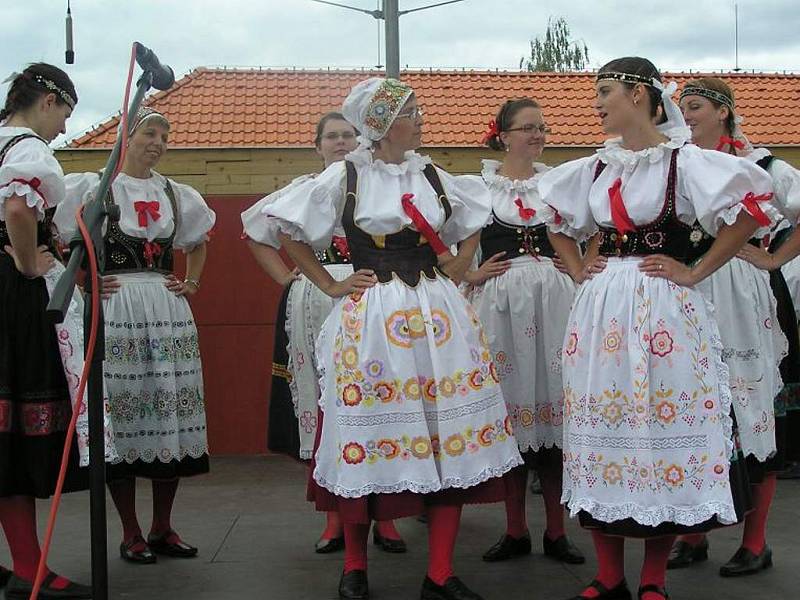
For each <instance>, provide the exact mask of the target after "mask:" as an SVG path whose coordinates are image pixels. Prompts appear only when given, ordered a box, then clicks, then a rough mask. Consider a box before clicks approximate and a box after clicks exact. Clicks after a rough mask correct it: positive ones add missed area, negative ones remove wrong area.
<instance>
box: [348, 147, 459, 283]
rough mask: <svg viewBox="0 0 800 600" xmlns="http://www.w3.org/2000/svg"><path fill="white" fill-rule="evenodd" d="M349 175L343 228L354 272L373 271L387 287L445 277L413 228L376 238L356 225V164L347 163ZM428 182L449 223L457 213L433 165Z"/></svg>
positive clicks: (426, 174)
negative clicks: (394, 280)
mask: <svg viewBox="0 0 800 600" xmlns="http://www.w3.org/2000/svg"><path fill="white" fill-rule="evenodd" d="M345 167H346V171H347V188H346V189H347V195H346V197H345V203H344V212H343V214H342V227H344V231H345V235H346V236H347V243H348V245H349V247H350V259H351V260H352V262H353V269H354V270H356V271H358V270H359V269H372V270H373V271H375V275H376V276H377V277H378V281H380V282H381V283H386V282H388V281H391V279H392V276H393V275H396V276H397V277H399V278H400V279H401V280H402V281H403V282H405V283H406V284H408V285H411V286H414V285H417V283H419V278H420V276H421V274H423V273H424V274H425V275H426V276H427V277H430V278H434V277H436V275H437V273H441V272H440V271H438V269H437V268H436V265H437V264H438V261H437V259H436V254H435V253H434V251H433V249H432V248H431V246H430V244H428V240H426V239H425V237H424V236H423V235H422V234H421V233H419V232H418V231H415V230H413V229H411V228H410V227H404V228H403V229H402V230H400V231H399V232H397V233H391V234H387V235H380V236H378V235H376V236H372V235H370V234H368V233H367V232H365V231H363V230H362V229H359V227H358V226H357V225H356V224H355V208H356V202H357V197H356V191H357V188H358V174H357V172H356V168H355V165H353V163H352V162H350V161H349V160H348V161H345ZM424 174H425V178H426V179H427V180H428V183H430V185H431V187H432V188H433V189H434V191H435V192H436V196H437V197H438V198H439V202H440V203H441V205H442V208H443V209H444V213H445V220H447V219H449V218H450V215H451V214H452V212H453V209H452V207H451V206H450V202H449V201H448V200H447V196H445V193H444V188H443V187H442V182H441V180H440V179H439V175H438V174H437V173H436V169H435V168H434V166H433V165H432V164H428V165H426V166H425V170H424ZM398 201H399V199H398Z"/></svg>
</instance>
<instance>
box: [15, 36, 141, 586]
mask: <svg viewBox="0 0 800 600" xmlns="http://www.w3.org/2000/svg"><path fill="white" fill-rule="evenodd" d="M135 64H136V42H134V43H133V45H132V47H131V61H130V65H129V67H128V82H127V83H126V85H125V101H124V102H125V103H124V104H123V106H122V145H121V151H120V157H119V162H118V163H117V168H116V170H115V171H114V176H113V177H112V178H111V182H113V181H114V179H116V177H117V174H118V173H119V171H120V169H122V164H123V161H124V160H125V152H126V149H127V146H128V102H129V100H130V93H131V83H132V82H133V69H134V65H135ZM111 182H109V185H111ZM75 220H76V221H77V223H78V229H79V230H80V232H81V237H82V238H83V242H84V244H86V252H87V254H88V256H89V277H91V279H90V281H92V282H93V285H92V316H91V325H90V332H89V344H88V346H87V347H86V355H85V357H84V362H83V372H82V373H81V379H80V382H79V383H78V401H77V403H76V406H75V409H74V410H73V411H72V419H70V422H69V427H68V428H67V437H66V439H65V440H64V450H63V451H62V453H61V470H60V471H59V472H58V480H57V482H56V489H55V492H54V493H53V501H52V502H51V504H50V516H49V517H48V519H47V530H46V531H45V534H44V544H42V551H41V557H40V558H39V566H38V567H37V569H36V578H35V579H34V581H33V589H32V590H31V595H30V600H37V599H38V598H39V590H40V589H41V587H42V580H43V579H44V576H45V570H46V565H47V556H48V555H49V553H50V542H51V541H52V539H53V530H54V529H55V526H56V517H57V516H58V508H59V505H60V504H61V493H62V490H63V489H64V479H65V477H66V474H67V465H68V464H69V454H70V449H71V448H72V438H73V437H74V436H75V424H76V422H77V420H78V415H79V414H80V413H81V411H82V410H83V394H84V391H85V389H86V381H87V379H88V376H89V370H90V369H91V365H92V358H93V357H94V347H95V345H96V344H97V330H98V325H99V321H100V289H99V285H98V284H99V281H98V276H97V275H98V268H97V256H96V255H95V251H94V244H92V236H91V234H90V233H89V230H88V229H87V227H86V223H84V221H83V206H81V207H80V208H78V210H77V211H76V213H75ZM103 438H104V436H100V440H101V441H100V442H99V443H101V444H102V443H103V442H102V440H103ZM90 443H91V442H90ZM95 443H98V442H95Z"/></svg>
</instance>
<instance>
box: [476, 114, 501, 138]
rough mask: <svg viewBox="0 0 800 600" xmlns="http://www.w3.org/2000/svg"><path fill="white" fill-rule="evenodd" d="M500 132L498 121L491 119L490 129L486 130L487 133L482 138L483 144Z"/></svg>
mask: <svg viewBox="0 0 800 600" xmlns="http://www.w3.org/2000/svg"><path fill="white" fill-rule="evenodd" d="M498 133H500V132H499V131H498V130H497V121H495V120H494V119H492V120H491V121H489V129H487V130H486V133H484V134H483V137H482V138H481V144H485V143H486V142H488V141H489V140H490V139H492V137H493V136H495V135H497V134H498Z"/></svg>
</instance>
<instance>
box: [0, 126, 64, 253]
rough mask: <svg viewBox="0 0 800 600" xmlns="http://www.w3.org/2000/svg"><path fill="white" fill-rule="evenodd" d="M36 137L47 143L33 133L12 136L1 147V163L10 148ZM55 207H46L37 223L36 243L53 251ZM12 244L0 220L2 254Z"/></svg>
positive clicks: (45, 143)
mask: <svg viewBox="0 0 800 600" xmlns="http://www.w3.org/2000/svg"><path fill="white" fill-rule="evenodd" d="M29 138H35V139H37V140H40V141H41V142H42V143H43V144H44V145H47V142H45V141H44V140H43V139H42V138H40V137H39V136H38V135H34V134H33V133H23V134H20V135H17V136H14V137H13V138H11V139H10V140H9V141H8V142H7V143H6V145H5V146H3V148H2V149H0V165H2V164H3V161H4V160H5V159H6V155H8V152H9V150H11V148H13V147H14V146H16V145H17V144H19V143H20V142H21V141H22V140H27V139H29ZM55 210H56V209H55V207H53V208H45V211H44V219H43V220H41V221H38V222H37V223H36V244H37V245H39V246H42V245H44V246H47V247H48V248H49V249H50V251H51V252H55V251H56V243H55V239H54V236H53V213H54V212H55ZM10 244H11V238H9V237H8V230H7V229H6V222H5V221H0V254H4V253H5V252H4V251H3V248H5V247H6V246H8V245H10Z"/></svg>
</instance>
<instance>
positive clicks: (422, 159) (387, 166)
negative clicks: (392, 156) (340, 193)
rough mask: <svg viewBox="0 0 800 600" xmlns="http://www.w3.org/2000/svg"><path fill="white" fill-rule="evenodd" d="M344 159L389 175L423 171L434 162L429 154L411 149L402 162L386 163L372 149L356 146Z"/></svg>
mask: <svg viewBox="0 0 800 600" xmlns="http://www.w3.org/2000/svg"><path fill="white" fill-rule="evenodd" d="M344 159H345V160H349V161H350V162H352V163H353V164H354V165H356V166H363V167H368V168H371V169H375V170H377V171H380V172H382V173H386V174H387V175H405V174H406V173H414V172H421V171H422V170H424V169H425V166H426V165H429V164H432V162H433V161H432V160H431V158H430V157H429V156H423V155H422V154H418V153H416V152H415V151H413V150H409V151H408V152H406V154H405V160H404V161H403V162H401V163H400V164H394V163H385V162H383V161H382V160H380V159H375V157H374V156H373V155H372V151H371V150H369V149H368V148H356V149H355V150H353V151H352V152H351V153H350V154H348V155H347V156H345V157H344Z"/></svg>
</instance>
